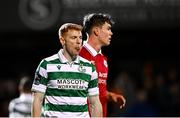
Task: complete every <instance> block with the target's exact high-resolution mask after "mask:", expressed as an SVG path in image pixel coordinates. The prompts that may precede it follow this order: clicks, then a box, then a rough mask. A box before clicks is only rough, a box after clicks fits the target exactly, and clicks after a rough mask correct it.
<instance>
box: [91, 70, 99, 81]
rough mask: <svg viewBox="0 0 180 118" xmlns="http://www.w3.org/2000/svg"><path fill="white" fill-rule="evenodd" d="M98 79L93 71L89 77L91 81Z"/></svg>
mask: <svg viewBox="0 0 180 118" xmlns="http://www.w3.org/2000/svg"><path fill="white" fill-rule="evenodd" d="M97 78H98V74H97V72H96V71H94V72H93V73H92V75H91V80H94V79H97Z"/></svg>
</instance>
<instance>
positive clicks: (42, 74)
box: [39, 67, 48, 78]
mask: <svg viewBox="0 0 180 118" xmlns="http://www.w3.org/2000/svg"><path fill="white" fill-rule="evenodd" d="M39 74H40V75H41V76H42V77H45V78H47V77H48V76H47V72H46V70H45V69H44V68H42V67H40V68H39Z"/></svg>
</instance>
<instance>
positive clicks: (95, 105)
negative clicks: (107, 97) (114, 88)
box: [89, 95, 102, 117]
mask: <svg viewBox="0 0 180 118" xmlns="http://www.w3.org/2000/svg"><path fill="white" fill-rule="evenodd" d="M89 100H90V112H91V116H92V117H102V105H101V102H100V100H99V95H93V96H89Z"/></svg>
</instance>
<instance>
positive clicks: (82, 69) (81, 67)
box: [78, 64, 86, 73]
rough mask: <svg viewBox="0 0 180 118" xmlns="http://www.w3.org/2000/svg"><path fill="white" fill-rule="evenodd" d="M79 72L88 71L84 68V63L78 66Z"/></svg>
mask: <svg viewBox="0 0 180 118" xmlns="http://www.w3.org/2000/svg"><path fill="white" fill-rule="evenodd" d="M78 71H79V72H83V73H84V72H86V69H85V68H84V66H83V64H79V68H78Z"/></svg>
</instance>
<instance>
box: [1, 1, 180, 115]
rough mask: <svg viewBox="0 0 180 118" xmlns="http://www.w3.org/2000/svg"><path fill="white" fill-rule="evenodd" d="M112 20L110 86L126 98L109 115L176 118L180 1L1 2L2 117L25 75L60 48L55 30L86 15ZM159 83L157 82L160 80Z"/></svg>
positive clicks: (111, 105)
mask: <svg viewBox="0 0 180 118" xmlns="http://www.w3.org/2000/svg"><path fill="white" fill-rule="evenodd" d="M92 12H103V13H109V14H111V15H112V17H113V19H114V20H115V25H114V27H113V29H112V30H113V33H114V34H113V38H112V42H111V45H110V46H108V47H104V48H103V52H104V54H105V55H106V56H107V57H108V58H109V62H108V63H109V80H108V88H109V89H110V90H112V91H115V92H119V93H122V94H124V95H125V97H126V98H127V107H125V108H124V109H122V110H119V109H118V106H117V105H115V104H114V103H112V102H109V105H108V116H180V112H179V106H180V95H179V93H180V92H179V91H180V83H179V66H180V65H179V50H180V44H179V38H180V34H179V33H180V32H179V29H180V1H179V0H90V1H89V0H5V1H1V3H0V15H1V16H0V54H1V57H0V58H1V60H0V67H1V70H0V106H1V107H0V116H5V117H7V116H8V110H7V108H8V104H9V101H10V100H11V99H13V98H15V97H18V96H19V93H18V89H17V85H18V81H19V79H20V78H21V77H22V76H24V75H29V76H31V77H32V79H33V76H34V72H35V69H36V68H37V66H38V64H39V62H40V61H41V59H42V58H45V57H48V56H51V55H53V54H54V53H57V52H58V51H59V49H60V48H61V45H60V44H59V40H58V33H57V31H58V28H59V27H60V26H61V25H62V24H63V23H66V22H74V23H79V24H82V19H83V16H84V15H85V14H87V13H92ZM159 80H160V81H159Z"/></svg>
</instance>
